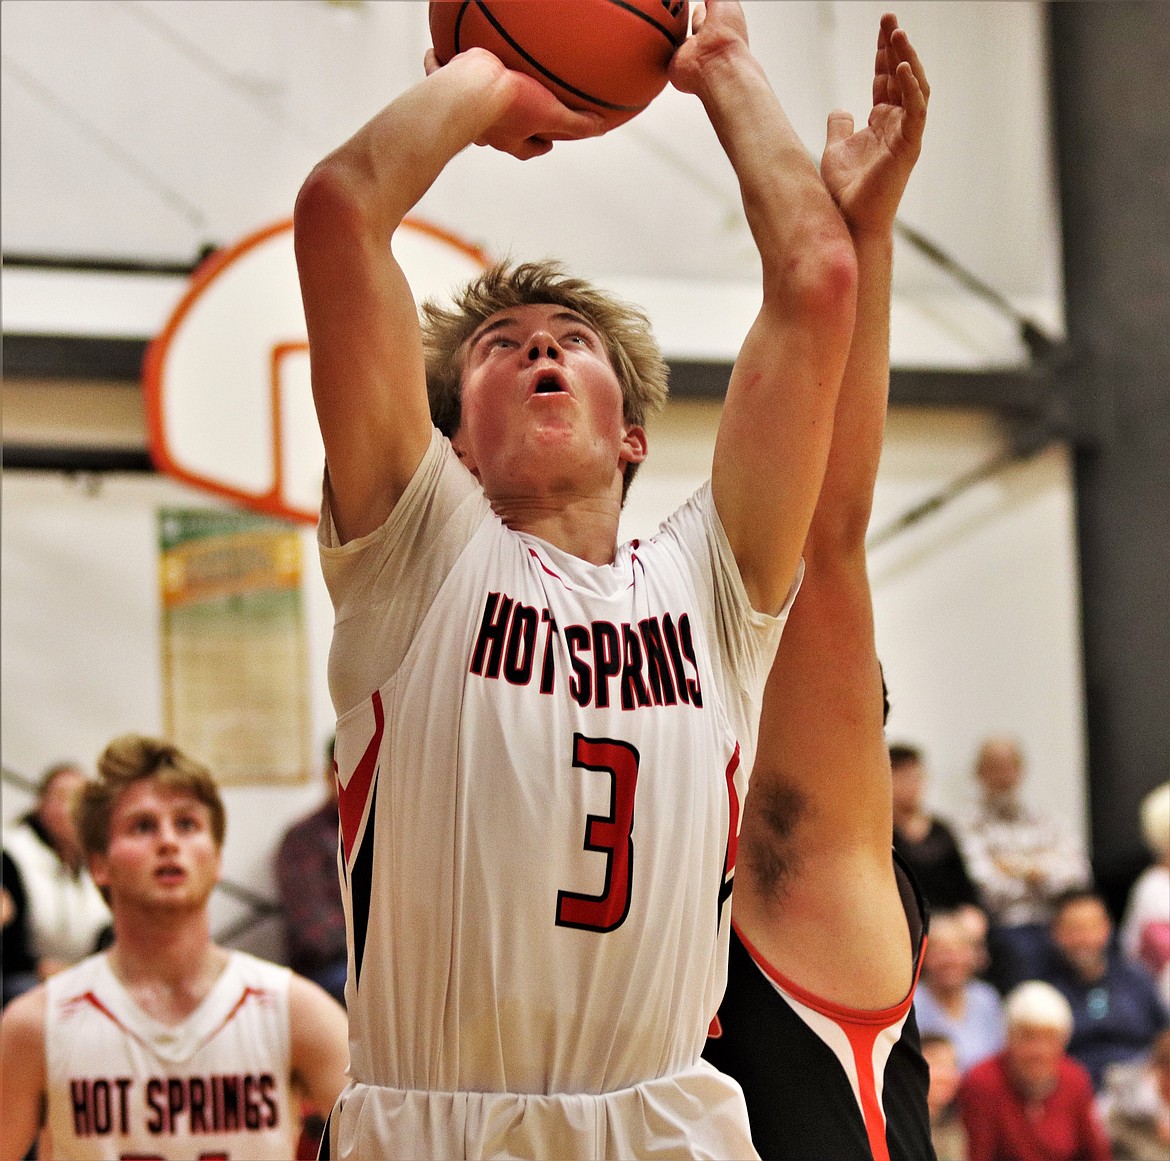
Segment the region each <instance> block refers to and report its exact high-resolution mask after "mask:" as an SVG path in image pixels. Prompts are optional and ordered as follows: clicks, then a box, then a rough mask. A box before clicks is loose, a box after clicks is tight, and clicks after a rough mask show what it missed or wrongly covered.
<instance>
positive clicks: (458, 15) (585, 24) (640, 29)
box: [430, 0, 689, 130]
mask: <svg viewBox="0 0 1170 1161" xmlns="http://www.w3.org/2000/svg"><path fill="white" fill-rule="evenodd" d="M688 17H689V12H688V4H687V0H431V8H430V18H431V42H432V44H433V45H434V48H435V56H436V57H437V58H438V61H439V63H440V64H446V63H447V62H448V61H449V60H450V59H451V58H452V57H453V56H455V54H456V53H460V52H463V51H464V50H465V49H469V48H486V49H487V50H488V51H489V52H491V53H493V54H494V55H495V56H497V57H499V59H500V60H501V61H502V62H503V63H504V64H505V65H506V66H507V67H508V68H510V69H515V70H516V71H517V72H522V73H527V74H528V75H529V76H531V77H535V78H536V79H537V80H538V81H540V82H541V83H542V84H544V85H545V86H546V87H547V88H548V89H550V90H551V91H552V92H553V93H554V94H555V96H556V97H557V98H558V99H559V100H560V101H561V102H562V103H563V104H565V105H568V106H569V107H570V108H571V109H584V110H587V111H589V112H593V113H599V114H601V116H602V117H603V118H604V121H605V125H606V129H607V130H608V129H612V128H613V127H614V126H615V125H620V124H621V123H622V122H623V121H628V120H629V119H630V118H631V117H633V116H634V115H635V114H637V113H640V112H641V111H642V110H643V109H645V108H646V106H647V105H649V104H650V102H651V101H652V100H653V99H654V98H655V97H656V96H657V95H658V94H659V93H660V92H662V90H663V88H664V87H665V85H666V69H667V66H668V65H669V64H670V58H671V57H672V56H673V55H674V50H675V49H676V48H678V46H679V45H680V44H682V42H683V41H684V40H685V39H686V35H687V21H688Z"/></svg>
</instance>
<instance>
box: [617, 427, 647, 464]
mask: <svg viewBox="0 0 1170 1161" xmlns="http://www.w3.org/2000/svg"><path fill="white" fill-rule="evenodd" d="M649 450H650V449H649V447H648V445H647V442H646V429H645V428H644V427H643V426H642V425H641V424H640V423H632V424H630V425H629V426H628V427H627V428H626V429H625V432H624V433H623V435H622V451H621V456H620V461H621V462H622V463H623V464H640V463H641V462H642V461H643V460H644V459H645V458H646V453H647V452H648V451H649Z"/></svg>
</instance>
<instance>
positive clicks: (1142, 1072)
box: [940, 1028, 1170, 1161]
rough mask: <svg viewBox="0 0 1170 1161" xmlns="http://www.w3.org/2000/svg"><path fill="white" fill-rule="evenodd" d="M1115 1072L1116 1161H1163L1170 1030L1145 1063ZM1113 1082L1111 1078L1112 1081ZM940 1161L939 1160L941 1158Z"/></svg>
mask: <svg viewBox="0 0 1170 1161" xmlns="http://www.w3.org/2000/svg"><path fill="white" fill-rule="evenodd" d="M1122 1071H1123V1070H1121V1069H1117V1070H1116V1071H1115V1073H1114V1077H1117V1081H1116V1083H1115V1084H1113V1083H1111V1085H1110V1088H1111V1089H1112V1092H1111V1094H1110V1096H1111V1100H1110V1102H1109V1113H1108V1120H1107V1121H1106V1124H1107V1126H1108V1129H1109V1136H1110V1137H1111V1138H1112V1140H1113V1155H1114V1157H1116V1158H1117V1161H1166V1158H1167V1157H1170V1028H1168V1029H1166V1031H1164V1032H1163V1033H1162V1034H1161V1035H1160V1036H1159V1037H1158V1039H1157V1040H1156V1041H1154V1049H1153V1051H1152V1052H1151V1053H1150V1057H1149V1059H1148V1060H1146V1061H1143V1062H1142V1063H1141V1064H1140V1065H1135V1066H1133V1067H1131V1068H1129V1069H1126V1070H1124V1073H1125V1075H1124V1079H1123V1078H1122V1077H1121V1076H1120V1075H1119V1074H1121V1073H1122ZM1111 1079H1112V1078H1111ZM940 1161H941V1158H940Z"/></svg>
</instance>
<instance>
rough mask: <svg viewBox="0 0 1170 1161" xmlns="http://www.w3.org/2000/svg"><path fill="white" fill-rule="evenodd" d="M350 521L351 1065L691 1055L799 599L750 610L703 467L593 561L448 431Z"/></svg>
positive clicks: (373, 1070)
mask: <svg viewBox="0 0 1170 1161" xmlns="http://www.w3.org/2000/svg"><path fill="white" fill-rule="evenodd" d="M331 539H332V531H331V528H330V525H329V521H328V516H326V518H325V521H324V523H323V526H322V562H323V567H324V570H325V575H326V580H327V581H328V583H329V587H330V591H331V594H332V596H333V600H334V604H335V606H336V611H337V624H336V627H335V632H334V641H333V648H332V653H331V657H330V679H331V685H332V689H333V694H334V701H335V704H336V705H337V708H338V711H339V715H340V717H339V721H338V732H337V750H336V757H337V763H338V777H339V780H340V783H341V791H340V814H341V828H342V850H341V870H342V879H343V887H344V895H345V899H346V908H347V922H348V924H349V937H350V970H349V982H348V985H347V1002H348V1008H349V1014H350V1027H351V1039H352V1043H351V1058H352V1068H351V1075H352V1076H353V1077H354V1078H355V1080H356V1081H357V1082H358V1084H359V1085H363V1084H364V1085H373V1086H383V1087H384V1088H387V1089H395V1090H429V1091H431V1092H434V1091H435V1090H441V1091H444V1092H446V1093H452V1092H456V1093H458V1092H471V1093H477V1094H483V1093H509V1094H558V1093H561V1094H563V1093H574V1094H603V1093H614V1092H616V1091H618V1090H622V1089H627V1088H630V1087H631V1086H635V1085H639V1084H641V1083H642V1082H646V1081H650V1080H654V1079H656V1078H663V1077H672V1076H676V1075H678V1074H681V1073H684V1072H688V1071H690V1070H693V1069H694V1068H695V1066H696V1065H697V1064H698V1062H699V1058H700V1053H701V1051H702V1048H703V1045H704V1042H705V1038H706V1034H707V1029H708V1025H709V1023H710V1020H711V1018H712V1017H713V1016H714V1015H715V1012H716V1009H717V1008H718V1005H719V1001H720V998H721V996H722V993H723V988H724V983H725V978H726V959H727V935H728V920H729V912H730V900H729V898H728V896H729V892H730V882H731V876H732V871H733V868H734V862H735V846H736V839H737V835H738V827H739V805H740V803H741V802H742V800H743V795H744V793H745V791H746V776H747V772H748V771H749V770H750V764H751V758H752V751H753V749H754V740H755V725H756V718H757V716H758V710H759V701H760V697H761V695H762V689H763V683H764V680H765V678H766V676H767V671H768V667H769V665H770V663H771V660H772V657H773V654H774V651H775V647H776V644H777V642H778V640H779V633H780V626H781V624H782V616H783V615H782V616H781V617H766V616H762V615H760V614H757V613H755V612H753V611H752V610H751V608H750V605H749V603H748V600H747V597H746V593H745V592H744V590H743V587H742V582H741V581H740V578H739V575H738V572H737V570H736V569H735V566H734V560H733V558H732V556H731V552H730V548H729V547H728V545H727V542H726V538H725V537H724V535H723V532H722V529H721V528H720V527H719V524H718V519H717V517H716V515H715V512H714V506H713V504H712V502H711V499H710V490H709V488H707V489H703V490H702V491H701V492H700V493H699V494H698V496H697V497H696V498H695V499H694V500H693V501H691V502H690V503H689V504H687V505H685V506H684V507H683V508H682V509H680V510H679V512H678V513H676V515H675V516H674V517H672V519H671V521H670V522H668V524H667V525H664V527H663V530H662V531H661V532H660V534H659V535H657V536H655V537H654V538H652V539H650V540H648V541H642V542H637V541H635V542H631V543H629V544H626V545H624V546H622V547H621V548H620V549H619V550H618V554H617V557H616V560H615V561H614V563H613V564H612V565H606V566H600V567H599V566H594V565H591V564H588V563H586V562H584V561H582V560H580V559H578V558H576V557H573V556H571V555H569V554H567V553H565V552H562V551H560V550H559V549H557V548H555V547H553V546H552V545H550V544H548V543H547V542H544V541H541V540H539V539H537V538H535V537H532V536H528V535H524V534H519V533H515V532H512V531H510V530H508V529H507V528H505V527H504V526H503V524H502V523H501V522H500V521H499V520H498V519H497V518H496V516H495V515H494V514H493V513H492V512H491V509H490V507H489V505H488V502H487V500H486V498H485V497H484V495H483V493H482V491H481V490H480V488H479V485H478V484H477V483H476V482H475V481H474V480H473V478H472V477H471V476H470V474H469V473H467V471H466V470H465V469H464V468H463V467H462V465H460V464H459V463H458V461H457V460H456V458H455V456H454V453H453V452H451V450H450V448H449V445H447V443H446V441H445V440H443V439H442V438H441V437H439V436H437V435H436V437H435V439H434V440H433V441H432V444H431V448H430V450H429V451H428V453H427V455H426V456H425V457H424V459H423V462H422V464H421V465H420V467H419V469H418V471H417V472H416V475H415V478H414V480H413V481H412V483H411V485H410V487H409V488H408V490H407V492H406V493H405V494H404V496H403V498H402V500H401V501H400V502H399V504H398V505H397V507H396V509H395V511H394V512H393V513H392V515H391V516H390V518H389V520H388V521H387V523H386V524H385V525H384V526H383V528H381V529H379V530H378V531H376V532H375V533H372V534H371V535H370V536H368V537H365V538H363V539H362V540H358V541H354V542H351V543H349V544H347V545H344V546H341V547H331V546H330V541H331ZM786 608H787V606H786ZM716 1075H717V1074H716ZM733 1091H735V1092H736V1099H737V1100H742V1098H740V1097H738V1092H737V1090H733ZM723 1095H724V1096H726V1093H724V1094H723ZM366 1098H368V1094H364V1096H363V1101H355V1102H354V1105H355V1111H356V1106H358V1105H360V1104H362V1103H366V1104H368V1103H369V1102H368V1099H366ZM395 1099H397V1098H395ZM344 1100H345V1098H344V1097H343V1105H342V1109H341V1110H339V1111H340V1112H342V1113H343V1109H344ZM688 1101H689V1107H687V1108H686V1109H685V1111H682V1110H671V1111H669V1112H668V1113H666V1114H664V1115H665V1117H666V1119H667V1120H670V1119H671V1118H672V1117H676V1119H678V1120H680V1121H682V1122H685V1121H686V1118H687V1117H690V1118H692V1119H699V1118H701V1117H702V1116H703V1115H704V1110H703V1108H702V1106H701V1102H699V1101H697V1100H694V1099H693V1094H692V1098H688V1097H685V1096H680V1097H679V1098H678V1102H677V1103H679V1104H680V1105H688ZM643 1112H644V1109H643ZM365 1115H374V1114H365ZM573 1115H575V1116H577V1115H580V1114H579V1113H574V1114H573ZM430 1116H431V1119H432V1120H442V1119H444V1118H436V1117H435V1116H434V1114H433V1113H432V1114H430ZM592 1116H593V1114H584V1115H581V1116H580V1119H581V1120H582V1121H583V1122H585V1123H587V1124H588V1123H589V1122H590V1118H591V1117H592ZM424 1119H425V1118H424ZM341 1125H342V1134H341V1138H342V1141H343V1142H344V1140H346V1139H347V1138H348V1139H349V1140H350V1141H353V1140H356V1139H359V1138H360V1137H361V1136H362V1134H359V1137H357V1138H355V1137H354V1136H353V1134H352V1133H351V1132H347V1130H346V1125H345V1120H344V1114H343V1116H342V1121H341ZM557 1141H558V1148H567V1147H568V1146H566V1145H565V1139H564V1137H563V1136H559V1137H557ZM431 1143H432V1144H434V1140H433V1139H432V1140H431ZM423 1144H425V1142H424V1143H419V1144H416V1145H415V1146H414V1147H415V1148H419V1147H423ZM444 1147H446V1146H444ZM454 1147H457V1148H458V1149H459V1150H460V1152H461V1154H462V1152H463V1151H465V1150H466V1151H467V1152H468V1153H469V1154H470V1153H473V1152H475V1149H476V1148H478V1147H473V1146H472V1145H470V1144H468V1143H467V1142H466V1141H465V1140H462V1141H456V1143H455V1146H454ZM592 1147H593V1146H592V1145H581V1146H580V1148H581V1150H582V1152H584V1153H585V1154H586V1155H587V1154H588V1151H589V1149H590V1148H592ZM343 1151H344V1150H343ZM489 1151H490V1150H489ZM432 1155H433V1154H432ZM558 1155H562V1156H567V1155H569V1154H568V1153H561V1154H558ZM724 1155H730V1154H726V1153H725V1154H724Z"/></svg>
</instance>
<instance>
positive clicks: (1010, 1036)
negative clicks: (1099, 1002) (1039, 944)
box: [959, 980, 1112, 1161]
mask: <svg viewBox="0 0 1170 1161" xmlns="http://www.w3.org/2000/svg"><path fill="white" fill-rule="evenodd" d="M1005 1014H1006V1018H1007V1043H1006V1044H1005V1046H1004V1049H1003V1051H1002V1052H1000V1053H999V1054H998V1055H996V1056H993V1057H991V1058H990V1059H989V1060H985V1061H984V1062H983V1063H982V1064H977V1065H976V1066H975V1067H974V1068H973V1069H971V1071H970V1072H969V1073H967V1075H966V1076H965V1077H964V1078H963V1080H962V1083H961V1084H960V1086H959V1108H960V1111H961V1113H962V1117H963V1125H964V1127H965V1128H966V1131H967V1156H968V1161H1110V1158H1111V1156H1112V1153H1111V1149H1110V1144H1109V1137H1108V1135H1107V1134H1106V1132H1105V1128H1104V1125H1103V1124H1102V1123H1101V1120H1100V1117H1099V1115H1098V1113H1097V1109H1096V1106H1095V1104H1094V1100H1093V1084H1092V1081H1091V1080H1090V1079H1089V1074H1088V1073H1087V1072H1086V1071H1085V1070H1084V1068H1082V1067H1081V1065H1079V1064H1078V1063H1077V1062H1076V1061H1075V1060H1073V1059H1072V1058H1071V1057H1070V1056H1069V1055H1068V1054H1067V1053H1066V1051H1065V1048H1066V1046H1067V1044H1068V1039H1069V1036H1070V1035H1071V1034H1072V1012H1071V1011H1070V1009H1069V1006H1068V1002H1067V1001H1066V1000H1065V998H1064V997H1063V996H1062V995H1061V994H1060V993H1059V992H1058V991H1057V990H1056V989H1055V988H1053V987H1052V986H1051V985H1049V984H1046V983H1043V982H1041V981H1040V980H1029V981H1027V982H1025V983H1023V984H1020V985H1019V986H1018V987H1017V988H1015V989H1014V990H1013V991H1012V992H1011V993H1010V994H1009V995H1008V997H1007V999H1006V1002H1005Z"/></svg>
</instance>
